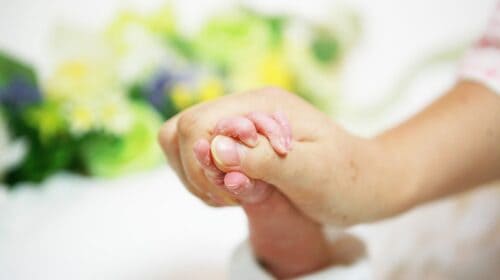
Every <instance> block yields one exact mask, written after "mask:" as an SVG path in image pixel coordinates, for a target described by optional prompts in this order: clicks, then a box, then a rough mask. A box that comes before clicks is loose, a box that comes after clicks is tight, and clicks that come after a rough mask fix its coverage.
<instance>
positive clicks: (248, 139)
mask: <svg viewBox="0 0 500 280" xmlns="http://www.w3.org/2000/svg"><path fill="white" fill-rule="evenodd" d="M257 132H260V133H261V134H263V135H265V136H266V137H267V140H269V142H270V143H271V144H272V146H273V147H274V148H275V151H276V153H278V154H280V155H282V156H286V154H287V153H288V151H289V149H290V145H291V130H290V126H289V124H288V121H287V119H286V118H285V117H284V116H283V115H281V114H279V113H275V114H270V115H267V114H263V113H252V114H249V115H248V116H247V117H230V118H225V119H222V120H220V121H219V122H218V123H217V125H216V126H215V128H214V131H213V134H214V135H218V136H215V138H214V140H213V141H212V143H211V144H212V149H210V147H209V146H210V143H208V141H207V140H203V139H202V140H199V141H198V142H197V144H196V145H195V154H196V157H197V159H198V162H199V164H200V166H201V167H202V168H203V169H204V171H205V173H206V174H207V177H208V178H209V179H210V180H211V181H212V183H213V184H215V185H218V186H220V187H221V188H222V189H224V190H225V191H227V192H228V193H229V194H231V195H232V196H233V198H234V199H236V200H238V201H240V202H241V204H242V207H243V209H244V211H245V213H246V216H247V218H248V224H249V230H250V243H251V247H252V249H253V252H254V255H255V256H256V258H257V259H258V260H259V261H260V263H261V264H262V265H263V266H264V267H265V268H266V269H267V271H268V272H270V273H271V274H273V275H274V276H275V277H277V278H280V279H281V278H290V277H297V276H299V275H303V274H307V273H310V272H314V271H317V270H320V269H322V268H325V267H328V266H330V265H331V264H332V260H334V254H333V253H332V250H331V249H332V248H330V246H329V244H328V242H327V240H326V238H325V236H324V234H323V231H322V227H321V226H320V225H319V224H318V223H316V222H314V221H313V220H311V219H309V218H307V217H306V216H304V215H303V214H302V213H300V212H299V211H298V210H297V209H296V208H295V207H294V206H293V204H292V203H290V201H289V200H288V199H287V198H286V197H285V196H283V195H282V194H281V193H280V192H279V191H277V190H276V189H275V188H274V187H273V186H271V185H269V184H267V183H265V182H263V181H260V180H253V179H251V178H249V177H247V176H246V175H245V174H243V173H241V172H239V171H238V170H239V169H238V168H237V165H236V166H233V167H231V166H230V164H228V165H229V167H227V166H223V167H222V168H223V170H228V171H229V173H227V174H226V173H224V172H222V171H220V170H219V169H218V168H217V167H216V163H217V161H220V160H218V159H217V157H216V156H215V153H218V154H219V157H223V158H224V161H225V162H226V163H231V161H232V158H233V157H234V156H237V155H232V154H230V153H231V152H232V151H233V149H231V148H227V145H233V142H232V141H231V140H230V139H229V138H227V136H231V137H233V138H236V139H237V140H240V141H242V142H245V143H247V144H248V145H253V146H255V145H256V144H257V142H258V141H266V139H264V138H263V137H262V136H260V137H261V139H259V135H258V134H257ZM221 134H222V135H225V136H221ZM211 150H212V151H213V152H215V153H212V152H211ZM225 152H229V154H227V153H225ZM230 170H232V171H230ZM343 246H345V244H343ZM338 259H339V258H338V257H337V261H338Z"/></svg>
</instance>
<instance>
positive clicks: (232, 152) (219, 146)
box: [211, 135, 296, 185]
mask: <svg viewBox="0 0 500 280" xmlns="http://www.w3.org/2000/svg"><path fill="white" fill-rule="evenodd" d="M259 137H260V139H259V141H258V144H257V146H255V147H253V148H249V147H247V146H245V145H243V144H241V143H240V142H238V141H236V140H234V139H233V138H230V137H226V136H222V135H218V136H216V137H215V138H214V139H213V140H212V143H211V153H212V157H213V159H214V162H215V165H216V166H217V168H219V169H220V170H222V171H224V172H231V171H240V172H242V173H244V174H245V175H247V176H248V177H250V178H252V179H259V180H263V181H265V182H268V183H271V184H273V185H280V184H283V183H286V178H287V176H288V175H287V174H290V172H294V171H295V169H296V168H294V166H293V165H292V164H291V162H290V160H288V159H287V156H279V155H278V154H276V152H275V151H274V149H273V147H272V146H271V144H270V143H269V141H268V140H267V139H266V138H264V137H263V136H259Z"/></svg>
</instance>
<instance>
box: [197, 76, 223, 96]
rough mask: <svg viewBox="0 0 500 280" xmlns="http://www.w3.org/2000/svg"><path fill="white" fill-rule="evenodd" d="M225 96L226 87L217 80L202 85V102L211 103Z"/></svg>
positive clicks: (205, 81) (207, 81)
mask: <svg viewBox="0 0 500 280" xmlns="http://www.w3.org/2000/svg"><path fill="white" fill-rule="evenodd" d="M223 94H224V85H223V84H222V83H221V82H220V81H219V80H217V79H213V78H212V79H206V80H204V81H202V83H201V85H200V100H201V101H202V102H203V101H209V100H213V99H215V98H217V97H220V96H222V95H223Z"/></svg>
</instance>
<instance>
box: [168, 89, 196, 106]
mask: <svg viewBox="0 0 500 280" xmlns="http://www.w3.org/2000/svg"><path fill="white" fill-rule="evenodd" d="M171 98H172V102H173V103H174V105H175V107H176V108H177V109H179V110H183V109H185V108H187V107H189V106H190V105H192V104H193V101H194V100H193V94H192V92H191V91H190V90H189V89H188V87H187V86H186V85H183V84H178V85H175V86H174V87H173V88H172V92H171Z"/></svg>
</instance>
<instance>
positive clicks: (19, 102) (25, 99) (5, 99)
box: [0, 77, 42, 110]
mask: <svg viewBox="0 0 500 280" xmlns="http://www.w3.org/2000/svg"><path fill="white" fill-rule="evenodd" d="M40 101H42V95H41V93H40V90H39V89H38V87H37V86H36V85H35V84H33V83H31V82H28V81H26V80H25V79H23V78H20V77H15V78H14V79H12V80H10V82H8V83H7V84H6V85H5V86H4V87H0V103H1V104H3V105H5V106H6V107H7V108H11V109H14V110H19V109H23V108H24V107H26V106H29V105H33V104H37V103H39V102H40Z"/></svg>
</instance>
